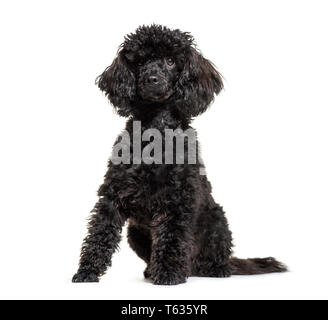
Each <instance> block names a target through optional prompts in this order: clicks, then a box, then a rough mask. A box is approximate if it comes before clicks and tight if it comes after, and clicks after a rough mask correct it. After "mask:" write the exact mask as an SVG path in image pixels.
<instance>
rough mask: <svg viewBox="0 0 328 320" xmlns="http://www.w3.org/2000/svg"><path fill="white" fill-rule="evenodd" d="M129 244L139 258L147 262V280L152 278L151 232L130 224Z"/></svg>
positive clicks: (145, 274)
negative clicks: (150, 269)
mask: <svg viewBox="0 0 328 320" xmlns="http://www.w3.org/2000/svg"><path fill="white" fill-rule="evenodd" d="M128 243H129V245H130V247H131V248H132V249H133V250H134V251H135V253H136V254H137V255H138V257H139V258H141V259H142V260H143V261H145V262H146V264H147V268H146V270H145V271H144V276H145V278H150V272H149V263H150V257H151V236H150V231H149V230H147V229H146V228H143V227H141V226H137V225H134V224H131V223H130V224H129V226H128Z"/></svg>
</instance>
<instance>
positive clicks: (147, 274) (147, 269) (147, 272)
mask: <svg viewBox="0 0 328 320" xmlns="http://www.w3.org/2000/svg"><path fill="white" fill-rule="evenodd" d="M144 277H145V279H149V278H151V273H150V270H149V267H147V268H146V269H145V271H144Z"/></svg>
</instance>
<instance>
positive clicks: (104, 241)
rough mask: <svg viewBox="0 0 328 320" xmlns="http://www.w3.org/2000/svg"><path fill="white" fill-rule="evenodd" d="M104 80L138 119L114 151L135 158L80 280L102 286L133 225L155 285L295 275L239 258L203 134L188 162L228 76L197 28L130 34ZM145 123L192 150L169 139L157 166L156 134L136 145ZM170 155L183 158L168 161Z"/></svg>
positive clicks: (93, 238)
mask: <svg viewBox="0 0 328 320" xmlns="http://www.w3.org/2000/svg"><path fill="white" fill-rule="evenodd" d="M96 84H97V85H98V86H99V88H100V90H101V91H103V92H104V93H105V95H106V97H108V99H109V101H110V102H111V104H112V105H113V106H114V108H115V110H116V111H117V113H118V114H119V115H120V116H123V117H127V118H128V120H127V123H126V129H125V133H127V136H128V137H127V138H126V137H125V138H124V139H123V138H122V136H121V137H119V138H118V139H117V141H116V143H115V145H114V149H115V146H118V145H119V146H120V152H118V153H117V154H118V157H120V156H122V153H123V151H124V150H125V151H129V153H128V156H127V157H125V160H126V161H125V162H124V163H122V162H121V163H119V162H117V163H113V161H111V160H110V161H109V164H108V171H107V173H106V175H105V179H104V183H103V184H102V185H101V186H100V188H99V190H98V195H99V201H98V202H97V203H96V205H95V207H94V209H93V211H92V216H91V218H90V222H89V226H88V235H87V237H86V238H85V239H84V242H83V245H82V250H81V257H80V263H79V269H78V271H77V273H76V274H75V275H74V276H73V279H72V281H73V282H97V281H99V278H100V276H102V275H103V274H104V273H105V272H106V269H107V268H108V267H109V266H111V260H112V255H113V253H114V252H115V251H116V250H117V249H118V244H119V242H120V240H121V231H122V228H123V226H124V224H125V222H127V221H128V230H127V234H128V242H129V244H130V246H131V248H132V249H133V250H134V251H135V252H136V254H137V255H138V256H139V257H140V258H141V259H142V260H144V262H145V263H146V264H147V267H146V270H145V271H144V276H145V278H148V279H150V280H151V281H152V282H153V283H154V284H155V285H177V284H180V283H184V282H185V281H186V279H187V278H188V277H191V276H197V277H229V276H231V275H250V274H263V273H271V272H283V271H286V270H287V269H286V267H285V266H284V265H283V264H282V263H280V262H278V261H277V260H275V259H274V258H271V257H269V258H255V259H238V258H235V257H232V247H233V245H232V236H231V232H230V230H229V227H228V223H227V219H226V217H225V213H224V211H223V209H222V207H221V206H220V205H218V204H217V203H216V202H215V201H214V199H213V197H212V195H211V185H210V183H209V181H208V180H207V177H206V175H205V174H204V170H203V169H204V165H203V163H202V160H201V157H200V154H199V148H198V141H197V138H195V137H194V142H195V144H194V145H196V148H195V150H196V157H194V159H193V161H192V163H188V161H187V160H188V159H189V158H188V156H189V155H188V151H189V150H186V149H188V145H189V144H188V143H189V142H188V143H187V141H186V139H184V136H183V133H184V132H185V131H186V130H188V129H192V128H191V126H190V123H191V121H192V119H193V118H194V117H196V116H198V115H200V114H202V113H203V112H205V111H206V109H207V108H208V107H209V105H210V104H211V103H212V101H213V99H214V96H215V95H217V94H218V93H219V92H220V91H221V90H222V88H223V82H222V77H221V75H220V73H219V72H218V71H217V70H216V68H215V67H214V65H213V64H212V63H211V62H210V61H209V60H207V59H206V58H204V57H203V56H202V54H201V53H200V51H199V50H198V49H197V47H196V45H195V43H194V39H193V37H192V36H191V35H190V34H189V33H188V32H181V31H180V30H171V29H169V28H167V27H163V26H160V25H151V26H141V27H139V28H138V29H137V30H136V31H135V33H133V34H129V35H127V36H126V37H125V40H124V43H123V44H122V45H121V47H120V48H119V51H118V54H117V57H116V58H115V60H114V61H113V63H112V64H111V65H110V66H109V67H107V68H106V69H105V71H104V72H103V73H102V74H101V75H100V76H99V77H98V78H97V80H96ZM136 123H137V124H139V129H140V132H141V134H144V133H146V132H147V130H149V129H156V132H157V133H158V132H159V133H160V134H162V135H164V133H167V132H168V131H169V130H171V132H172V131H173V130H175V131H174V134H175V137H174V138H175V141H177V140H178V139H179V138H181V137H182V141H183V143H182V146H183V151H181V145H180V148H178V146H177V143H176V144H175V145H174V146H173V149H172V150H173V151H172V152H171V153H170V152H167V151H166V150H165V151H164V152H162V148H164V146H165V145H166V142H167V140H168V137H167V136H166V135H165V137H164V140H162V141H161V142H160V143H157V146H156V147H158V146H159V147H160V148H159V149H160V150H159V154H160V156H159V157H158V156H157V158H156V159H157V160H158V161H157V162H155V161H153V162H151V161H149V159H150V160H154V158H155V157H153V158H152V152H153V153H154V149H156V148H155V147H154V146H153V148H150V149H152V152H148V155H149V156H148V158H147V157H146V159H147V161H146V160H145V159H143V158H142V159H141V157H140V154H141V151H142V152H143V151H144V150H146V149H147V148H149V146H151V144H152V142H151V141H150V140H151V139H150V136H149V137H148V138H149V139H148V140H147V139H146V141H141V143H140V147H141V149H142V150H141V151H140V148H137V147H136V144H135V141H134V140H135V138H136V136H137V135H136V133H135V132H134V129H135V128H134V126H135V124H136ZM191 140H192V139H191ZM114 149H113V151H114ZM137 149H138V150H137ZM148 151H149V150H148ZM155 151H156V150H155ZM157 151H158V148H157ZM157 153H158V152H157ZM164 154H165V157H166V156H168V158H169V160H172V158H173V161H171V162H170V163H160V160H162V159H163V158H164ZM178 154H179V157H178V156H177V155H178ZM138 155H139V156H138ZM181 155H182V156H181ZM181 158H182V159H181ZM165 159H166V158H165ZM166 160H167V159H166ZM181 160H185V161H184V162H182V161H181ZM189 162H190V161H189Z"/></svg>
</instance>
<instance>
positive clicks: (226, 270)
mask: <svg viewBox="0 0 328 320" xmlns="http://www.w3.org/2000/svg"><path fill="white" fill-rule="evenodd" d="M231 274H232V272H231V268H230V267H229V266H221V267H218V268H217V269H216V270H215V275H214V276H215V277H218V278H228V277H230V276H231Z"/></svg>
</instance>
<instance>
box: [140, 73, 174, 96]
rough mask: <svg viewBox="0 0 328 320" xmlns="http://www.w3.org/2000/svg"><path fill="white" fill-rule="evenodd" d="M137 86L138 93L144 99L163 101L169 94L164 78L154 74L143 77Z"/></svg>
mask: <svg viewBox="0 0 328 320" xmlns="http://www.w3.org/2000/svg"><path fill="white" fill-rule="evenodd" d="M138 87H139V95H140V96H141V97H142V98H143V99H144V100H149V101H163V100H166V99H167V98H168V97H169V96H170V95H171V92H170V90H169V88H168V84H167V81H166V79H165V78H164V77H163V76H160V75H156V74H151V75H147V76H145V77H143V78H142V79H141V81H139V86H138Z"/></svg>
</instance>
